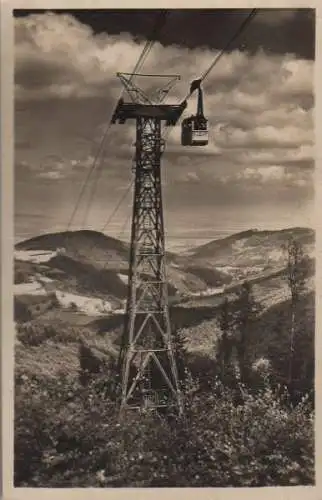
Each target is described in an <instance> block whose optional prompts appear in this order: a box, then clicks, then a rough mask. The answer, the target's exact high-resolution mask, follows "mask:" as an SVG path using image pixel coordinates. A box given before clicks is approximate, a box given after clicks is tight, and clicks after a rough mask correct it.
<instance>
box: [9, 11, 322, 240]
mask: <svg viewBox="0 0 322 500" xmlns="http://www.w3.org/2000/svg"><path fill="white" fill-rule="evenodd" d="M248 14H249V10H236V9H234V10H230V11H228V10H221V11H218V10H216V9H213V10H211V11H210V10H208V11H202V10H199V11H198V10H196V11H193V12H192V11H189V10H186V11H183V10H172V11H170V12H169V13H168V14H167V17H166V22H165V25H164V26H163V28H162V29H161V31H160V33H159V34H158V36H156V37H155V43H154V46H153V48H152V50H151V52H150V53H149V55H148V57H147V59H146V61H145V63H144V67H143V71H144V73H151V74H155V73H158V74H178V75H180V76H181V80H180V81H179V82H178V84H177V85H176V86H175V88H174V89H173V90H172V92H171V94H169V96H168V101H166V102H169V103H178V102H180V101H181V100H182V99H183V98H184V97H185V96H186V95H187V93H188V91H189V86H190V82H191V81H192V80H193V79H195V78H196V77H198V76H200V75H201V74H202V73H203V72H204V71H205V70H207V68H208V67H209V66H210V65H211V63H212V62H213V60H214V58H215V57H216V55H218V53H219V52H220V51H221V50H222V49H224V47H225V46H226V44H227V42H228V40H229V39H230V38H231V37H232V36H233V35H234V34H235V32H236V30H237V29H238V27H239V25H240V24H241V22H242V21H243V20H244V19H245V18H246V17H247V15H248ZM157 15H158V12H157V11H156V10H153V9H152V10H137V11H132V12H129V11H126V10H124V11H115V10H105V11H87V12H84V11H33V12H31V11H15V210H16V217H15V220H16V224H15V226H16V239H17V240H20V239H24V238H27V237H30V236H33V235H37V234H40V233H48V232H53V231H61V230H66V228H67V225H68V222H69V221H70V219H71V215H72V213H73V209H74V207H75V203H76V201H77V199H78V196H79V193H80V191H81V189H82V186H83V183H84V180H85V178H86V177H87V175H88V172H89V169H91V167H92V165H93V161H94V159H95V158H96V156H97V153H98V151H99V149H100V144H101V140H102V137H103V135H104V132H105V130H106V127H107V126H108V123H109V121H110V118H111V114H112V112H113V110H114V108H115V105H116V102H117V99H118V97H119V95H120V91H121V89H122V85H121V82H120V81H119V79H118V78H117V76H116V73H117V72H118V71H123V72H131V71H132V70H133V67H134V66H135V63H136V61H137V59H138V57H139V55H140V54H141V51H142V49H143V47H144V44H145V41H146V37H147V36H150V35H151V32H152V30H153V25H154V23H155V19H156V16H157ZM314 24H315V20H314V14H313V11H311V10H309V9H295V10H290V9H288V10H282V9H279V10H268V9H266V10H259V12H258V13H257V15H256V17H255V18H254V19H253V20H252V21H251V23H250V24H249V26H248V27H247V28H246V30H245V32H244V33H243V34H242V35H241V37H240V38H239V39H238V40H236V41H235V42H234V44H233V46H232V47H231V48H230V50H229V51H226V52H225V53H224V55H223V57H222V58H221V59H220V61H219V62H218V64H217V65H216V66H215V67H214V68H213V70H212V71H211V73H210V74H209V76H208V77H207V79H206V80H205V81H204V83H203V90H204V108H205V109H204V110H205V114H206V116H207V118H208V119H209V127H210V129H209V133H210V137H209V145H208V146H206V147H202V148H201V147H200V148H189V147H183V146H181V145H180V126H176V127H174V128H172V129H171V131H169V133H168V132H167V133H168V139H167V146H166V151H165V153H164V155H163V157H162V161H163V163H162V175H163V196H164V210H165V224H166V234H167V243H168V247H169V248H171V249H179V248H181V246H186V245H188V246H193V245H195V244H200V243H202V242H204V241H208V240H210V239H213V238H215V237H220V236H223V235H226V234H230V233H233V232H237V231H240V230H244V229H249V228H257V229H275V228H276V229H279V228H283V227H290V226H309V225H310V224H311V217H312V210H313V198H314V184H313V173H314V157H313V144H314V131H313V113H314V95H313V72H314V57H315V54H314V52H315V50H314V39H315V33H314ZM196 27H197V28H196ZM137 83H138V84H140V85H143V86H144V85H147V84H148V80H147V79H140V78H139V79H137ZM125 97H126V96H125ZM195 109H196V100H195V97H194V96H193V97H192V98H191V99H190V100H189V101H188V108H187V110H186V113H185V115H184V116H186V115H187V116H188V115H189V114H191V113H194V112H195ZM134 141H135V124H134V123H128V124H125V125H113V126H110V127H109V130H108V134H107V140H106V144H105V147H104V150H103V151H101V154H100V155H99V157H98V162H97V169H96V170H97V176H96V175H93V176H92V178H91V180H90V182H89V183H88V189H87V190H86V191H85V193H84V196H83V197H82V199H81V203H80V204H79V208H78V210H77V212H76V214H75V218H74V220H73V224H72V226H71V228H72V229H78V228H91V229H95V230H102V229H103V228H104V226H105V225H106V222H108V221H109V223H108V225H107V227H106V229H105V232H106V233H107V234H110V235H112V236H115V237H121V238H123V239H128V237H129V228H130V218H131V203H132V191H131V189H129V188H128V186H129V185H130V183H131V181H132V176H133V173H132V171H131V166H132V157H133V152H134V148H133V144H134ZM91 200H92V203H91V204H90V205H89V201H91ZM120 200H123V201H122V202H121V201H120ZM118 205H119V208H118V210H117V211H116V213H115V214H114V215H113V217H112V218H111V214H112V213H113V212H114V211H115V207H116V206H118ZM88 207H89V210H87V208H88ZM86 214H87V215H86Z"/></svg>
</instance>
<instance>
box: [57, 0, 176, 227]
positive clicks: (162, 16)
mask: <svg viewBox="0 0 322 500" xmlns="http://www.w3.org/2000/svg"><path fill="white" fill-rule="evenodd" d="M167 16H168V10H165V9H163V10H161V12H160V13H159V15H158V16H157V19H156V22H155V25H154V28H153V31H152V33H151V35H150V36H149V38H148V40H147V41H146V43H145V46H144V48H143V50H142V52H141V54H140V57H139V59H138V61H137V63H136V64H135V66H134V68H133V71H132V74H131V77H130V81H131V80H132V79H133V78H134V76H135V74H136V73H138V71H139V70H140V68H141V67H142V66H143V64H144V62H145V60H146V58H147V57H148V55H149V53H150V51H151V49H152V47H153V45H154V42H155V38H156V36H157V33H158V31H159V30H160V29H161V28H162V27H163V25H164V23H165V21H166V18H167ZM124 92H125V89H124V88H122V90H121V92H120V95H119V100H120V99H121V98H122V97H123V94H124ZM112 116H113V113H112V114H111V116H110V119H109V120H108V122H107V126H106V129H105V131H104V134H103V137H102V140H101V142H100V145H99V149H98V151H97V154H96V156H95V158H94V160H93V163H92V166H91V168H90V169H89V171H88V173H87V176H86V178H85V180H84V182H83V184H82V187H81V190H80V193H79V195H78V198H77V200H76V204H75V206H74V209H73V211H72V214H71V216H70V218H69V221H68V224H67V230H69V229H70V227H71V225H72V223H73V221H74V218H75V215H76V213H77V210H78V208H79V205H80V203H81V201H82V198H83V196H84V193H85V190H86V187H87V185H88V183H89V180H90V178H91V176H92V175H93V173H94V171H95V170H96V167H97V164H98V158H99V155H100V154H101V152H102V151H103V149H104V146H105V141H106V139H107V135H108V132H109V130H110V128H111V119H112ZM97 182H98V177H97V178H96V179H95V180H94V184H93V190H92V192H91V194H90V197H89V200H88V203H87V207H86V210H85V214H84V218H83V225H85V223H86V220H87V215H88V212H89V209H90V205H91V203H92V200H93V197H94V194H95V189H96V186H97Z"/></svg>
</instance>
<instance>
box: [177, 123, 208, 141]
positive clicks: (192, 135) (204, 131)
mask: <svg viewBox="0 0 322 500" xmlns="http://www.w3.org/2000/svg"><path fill="white" fill-rule="evenodd" d="M181 144H182V146H207V144H208V120H207V119H206V118H204V117H200V116H190V117H189V118H185V119H184V120H182V124H181Z"/></svg>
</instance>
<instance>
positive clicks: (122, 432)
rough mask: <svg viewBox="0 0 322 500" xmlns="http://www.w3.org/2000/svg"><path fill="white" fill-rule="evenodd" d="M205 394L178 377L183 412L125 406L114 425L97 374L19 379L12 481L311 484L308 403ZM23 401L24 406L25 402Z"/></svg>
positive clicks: (216, 390)
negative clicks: (179, 417)
mask: <svg viewBox="0 0 322 500" xmlns="http://www.w3.org/2000/svg"><path fill="white" fill-rule="evenodd" d="M211 382H212V391H211V392H200V390H199V385H198V382H197V381H196V380H193V379H191V378H190V377H188V381H187V382H186V383H185V396H186V400H185V401H186V418H185V421H182V422H181V421H175V420H171V419H169V418H168V419H167V418H160V417H156V416H153V415H149V414H142V415H139V414H137V413H136V412H135V413H133V414H130V415H129V416H128V417H127V419H126V420H125V421H123V422H122V424H120V423H119V421H118V412H117V407H116V405H115V403H114V402H113V400H112V399H111V398H110V397H109V396H108V394H107V393H106V375H105V374H104V375H101V376H99V377H96V378H95V379H94V380H93V382H92V383H90V384H88V385H87V386H86V387H83V386H82V385H81V384H80V383H79V382H78V381H77V382H76V381H72V380H66V379H65V378H61V379H60V380H56V381H52V382H51V383H47V384H46V386H45V387H46V388H44V384H43V383H42V382H41V381H39V380H36V379H34V380H30V379H23V380H20V382H19V386H18V391H17V397H16V432H15V485H16V486H29V487H111V486H112V487H113V486H114V487H116V486H119V487H123V486H131V487H143V486H145V487H162V486H168V487H169V486H177V487H185V486H190V487H193V486H195V487H196V486H200V487H202V486H212V487H225V486H273V485H280V486H286V485H289V486H291V485H310V484H313V483H314V456H313V455H314V453H313V452H314V432H313V410H312V406H311V404H310V402H309V401H308V400H307V399H306V398H303V400H302V401H301V402H300V403H298V404H297V405H296V406H292V404H291V403H290V401H289V399H288V397H287V395H286V393H282V392H281V391H280V392H279V393H278V392H276V391H273V390H272V389H270V388H269V386H264V387H263V388H262V389H261V390H260V391H259V392H258V393H257V394H256V395H254V394H252V393H251V391H249V390H247V389H246V388H245V387H242V386H239V390H238V397H236V391H232V390H231V389H228V388H225V387H224V385H223V384H222V383H221V382H220V381H219V380H218V379H216V378H214V379H213V380H212V381H211ZM26 401H28V404H26Z"/></svg>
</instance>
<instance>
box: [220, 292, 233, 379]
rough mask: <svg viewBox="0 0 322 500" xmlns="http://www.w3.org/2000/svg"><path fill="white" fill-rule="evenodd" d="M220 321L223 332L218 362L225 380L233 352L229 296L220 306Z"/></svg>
mask: <svg viewBox="0 0 322 500" xmlns="http://www.w3.org/2000/svg"><path fill="white" fill-rule="evenodd" d="M218 323H219V326H220V329H221V332H222V335H221V338H220V339H219V341H218V346H217V363H218V365H219V370H220V375H221V378H222V380H223V381H226V380H227V375H228V371H229V366H230V364H231V354H232V348H233V342H232V338H231V334H232V329H233V316H232V311H231V308H230V306H229V301H228V298H227V297H225V299H224V300H223V302H222V303H221V305H220V306H219V317H218Z"/></svg>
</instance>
